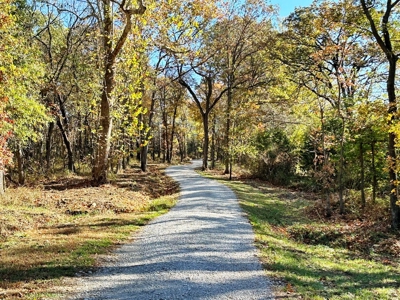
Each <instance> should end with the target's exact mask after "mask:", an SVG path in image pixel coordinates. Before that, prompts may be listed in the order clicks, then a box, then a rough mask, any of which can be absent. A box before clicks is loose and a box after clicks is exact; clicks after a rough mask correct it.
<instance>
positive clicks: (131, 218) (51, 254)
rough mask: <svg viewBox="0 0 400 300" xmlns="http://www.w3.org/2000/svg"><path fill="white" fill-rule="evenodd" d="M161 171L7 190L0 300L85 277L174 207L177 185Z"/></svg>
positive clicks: (0, 213) (47, 292)
mask: <svg viewBox="0 0 400 300" xmlns="http://www.w3.org/2000/svg"><path fill="white" fill-rule="evenodd" d="M165 167H166V165H150V166H149V170H148V172H146V173H143V172H142V171H141V170H140V169H139V168H138V167H130V168H129V169H127V170H126V171H125V172H124V173H122V174H118V175H115V176H113V179H112V183H110V184H106V185H102V186H99V187H93V186H91V183H90V180H89V179H88V178H86V177H80V176H67V177H63V178H58V179H52V180H39V181H36V182H35V183H31V184H28V185H27V186H24V187H10V188H9V189H8V190H7V192H6V195H5V196H4V197H2V198H0V299H48V298H51V297H52V296H54V295H55V294H57V293H58V292H59V287H60V286H61V285H63V282H62V278H65V277H71V276H79V275H80V274H84V273H87V272H91V270H92V268H93V267H94V266H96V264H97V262H98V261H99V259H100V258H101V256H102V255H103V254H107V253H109V252H110V251H111V250H112V249H114V247H115V246H116V245H118V244H120V243H123V242H125V241H127V240H128V239H129V237H130V236H131V234H132V232H133V231H135V230H136V229H138V228H140V226H143V225H145V224H146V223H147V222H148V221H149V220H150V219H152V218H154V217H156V216H158V215H159V214H160V213H164V212H166V211H167V210H168V209H169V208H170V207H172V206H173V205H174V204H175V202H176V200H177V197H178V191H179V187H178V185H177V184H176V183H175V182H173V181H172V179H170V178H169V177H167V176H165V174H164V169H165Z"/></svg>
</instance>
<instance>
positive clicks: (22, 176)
mask: <svg viewBox="0 0 400 300" xmlns="http://www.w3.org/2000/svg"><path fill="white" fill-rule="evenodd" d="M15 158H16V159H17V170H18V183H19V184H21V185H23V184H24V183H25V172H24V162H23V153H22V149H21V146H20V145H17V151H16V152H15Z"/></svg>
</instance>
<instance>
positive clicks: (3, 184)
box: [0, 170, 6, 195]
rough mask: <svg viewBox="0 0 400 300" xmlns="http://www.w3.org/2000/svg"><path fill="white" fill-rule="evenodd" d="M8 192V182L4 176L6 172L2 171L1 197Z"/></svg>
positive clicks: (0, 172)
mask: <svg viewBox="0 0 400 300" xmlns="http://www.w3.org/2000/svg"><path fill="white" fill-rule="evenodd" d="M5 191H6V181H5V176H4V170H0V195H3V194H4V193H5Z"/></svg>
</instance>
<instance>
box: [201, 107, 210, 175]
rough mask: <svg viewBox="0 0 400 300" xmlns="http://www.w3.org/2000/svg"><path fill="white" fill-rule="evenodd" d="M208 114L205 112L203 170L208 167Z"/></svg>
mask: <svg viewBox="0 0 400 300" xmlns="http://www.w3.org/2000/svg"><path fill="white" fill-rule="evenodd" d="M208 116H209V112H206V113H203V129H204V145H203V166H202V170H203V171H205V170H207V169H208V144H209V132H208Z"/></svg>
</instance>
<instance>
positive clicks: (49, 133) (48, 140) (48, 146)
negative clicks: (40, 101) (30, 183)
mask: <svg viewBox="0 0 400 300" xmlns="http://www.w3.org/2000/svg"><path fill="white" fill-rule="evenodd" d="M53 130H54V122H50V123H49V129H48V131H47V137H46V168H47V172H49V170H50V160H51V137H52V135H53Z"/></svg>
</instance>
